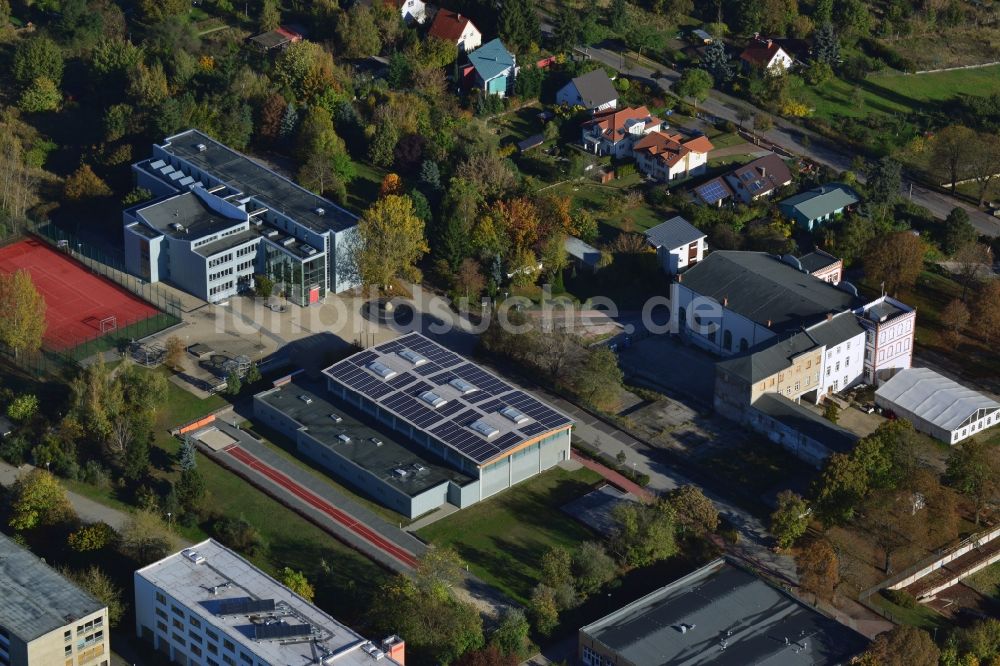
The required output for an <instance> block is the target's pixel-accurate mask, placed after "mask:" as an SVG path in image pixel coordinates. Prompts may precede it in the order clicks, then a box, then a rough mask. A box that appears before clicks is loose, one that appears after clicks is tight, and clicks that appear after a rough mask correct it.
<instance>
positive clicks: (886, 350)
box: [856, 296, 917, 386]
mask: <svg viewBox="0 0 1000 666" xmlns="http://www.w3.org/2000/svg"><path fill="white" fill-rule="evenodd" d="M856 314H857V315H858V317H859V319H860V321H861V325H862V326H863V327H864V328H865V383H867V384H871V385H873V386H878V385H880V384H882V382H885V381H887V380H889V379H891V378H892V377H893V376H894V375H895V374H896V373H898V372H899V371H901V370H905V369H907V368H909V367H910V365H911V364H912V363H913V336H914V333H915V332H916V328H917V311H916V310H915V309H914V308H912V307H910V306H909V305H906V304H905V303H903V302H901V301H897V300H896V299H895V298H892V297H891V296H882V297H880V298H876V299H875V300H874V301H872V302H871V303H867V304H865V306H864V307H863V308H860V309H859V310H857V311H856Z"/></svg>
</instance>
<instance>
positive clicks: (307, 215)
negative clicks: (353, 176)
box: [160, 129, 358, 233]
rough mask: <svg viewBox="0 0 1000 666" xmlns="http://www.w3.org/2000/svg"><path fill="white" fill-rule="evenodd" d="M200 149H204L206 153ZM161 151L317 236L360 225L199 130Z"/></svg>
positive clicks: (174, 139)
mask: <svg viewBox="0 0 1000 666" xmlns="http://www.w3.org/2000/svg"><path fill="white" fill-rule="evenodd" d="M199 146H204V150H202V149H201V148H199ZM160 148H161V149H162V150H164V151H166V152H167V153H170V154H171V155H176V156H177V157H179V158H181V159H183V160H185V161H187V162H190V163H191V164H194V165H195V166H197V167H199V168H200V169H202V170H203V171H205V172H206V173H208V174H211V175H212V176H214V177H215V178H217V179H219V180H221V181H222V182H224V183H226V185H228V186H229V187H231V188H232V189H235V190H238V191H240V192H242V193H244V194H245V195H246V196H252V197H254V198H256V199H259V200H260V201H261V202H262V203H263V204H264V205H266V206H267V207H268V208H270V209H271V210H273V211H277V212H279V213H281V214H283V215H286V216H288V217H289V218H291V219H292V220H294V221H295V222H297V223H299V224H301V225H303V226H304V227H306V228H308V229H311V230H312V231H315V232H316V233H325V232H327V231H341V230H343V229H347V228H348V227H352V226H354V225H356V224H357V223H358V218H357V216H355V215H353V214H352V213H349V212H347V211H346V210H344V209H343V208H341V207H340V206H338V205H337V204H335V203H333V202H332V201H330V200H328V199H324V198H323V197H320V196H317V195H315V194H313V193H312V192H309V191H308V190H306V189H305V188H303V187H300V186H299V185H296V184H295V183H293V182H292V181H291V180H289V179H287V178H285V177H284V176H281V175H279V174H277V173H275V172H274V171H271V170H270V169H268V168H267V167H265V166H263V165H261V164H259V163H258V162H255V161H254V160H252V159H250V158H249V157H247V156H246V155H243V154H242V153H239V152H237V151H235V150H233V149H232V148H229V147H228V146H225V145H223V144H221V143H219V142H218V141H216V140H215V139H213V138H211V137H210V136H208V135H207V134H205V133H204V132H201V131H199V130H196V129H189V130H187V131H185V132H181V133H180V134H175V135H174V136H171V137H168V138H167V140H166V141H165V142H164V143H163V144H162V145H161V146H160ZM317 208H322V209H323V210H324V211H325V212H324V214H323V215H319V214H317V213H316V209H317Z"/></svg>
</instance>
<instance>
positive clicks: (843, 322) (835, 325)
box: [806, 312, 867, 348]
mask: <svg viewBox="0 0 1000 666" xmlns="http://www.w3.org/2000/svg"><path fill="white" fill-rule="evenodd" d="M806 330H807V331H808V332H809V335H810V337H812V339H813V340H815V341H816V342H819V343H820V344H824V345H826V346H827V348H830V347H836V346H837V345H840V344H843V343H845V342H847V341H848V340H853V339H854V338H856V337H858V336H859V335H864V334H865V331H866V330H867V329H865V327H864V326H862V325H861V322H859V321H858V316H857V315H856V314H854V313H853V312H841V313H840V314H838V315H835V316H833V317H831V318H830V319H828V320H826V321H824V322H820V323H819V324H816V325H815V326H812V327H810V328H808V329H806Z"/></svg>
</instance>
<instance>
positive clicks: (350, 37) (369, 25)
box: [337, 2, 382, 58]
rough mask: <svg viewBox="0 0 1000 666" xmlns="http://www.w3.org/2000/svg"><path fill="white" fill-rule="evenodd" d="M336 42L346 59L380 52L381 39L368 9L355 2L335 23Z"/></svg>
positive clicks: (373, 16) (371, 13) (364, 56)
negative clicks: (338, 43)
mask: <svg viewBox="0 0 1000 666" xmlns="http://www.w3.org/2000/svg"><path fill="white" fill-rule="evenodd" d="M337 40H338V41H339V42H340V45H341V49H342V50H343V52H344V55H345V56H346V57H348V58H366V57H368V56H373V55H378V54H379V51H381V50H382V37H381V35H380V34H379V30H378V26H377V25H376V24H375V15H374V13H373V12H372V10H371V8H370V7H367V6H365V4H364V3H362V2H356V3H354V5H352V6H351V8H350V9H349V10H347V12H346V13H341V14H340V18H339V20H338V21H337Z"/></svg>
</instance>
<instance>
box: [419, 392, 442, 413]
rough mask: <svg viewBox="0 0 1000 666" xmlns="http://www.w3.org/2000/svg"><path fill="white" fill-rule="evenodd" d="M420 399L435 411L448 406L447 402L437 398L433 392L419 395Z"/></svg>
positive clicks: (439, 397)
mask: <svg viewBox="0 0 1000 666" xmlns="http://www.w3.org/2000/svg"><path fill="white" fill-rule="evenodd" d="M420 399H421V400H423V401H424V402H426V403H427V404H428V405H430V406H431V407H433V408H434V409H437V408H438V407H443V406H444V405H446V404H448V401H447V400H445V399H444V398H442V397H441V396H439V395H438V394H437V393H435V392H434V391H424V392H423V393H421V394H420Z"/></svg>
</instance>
